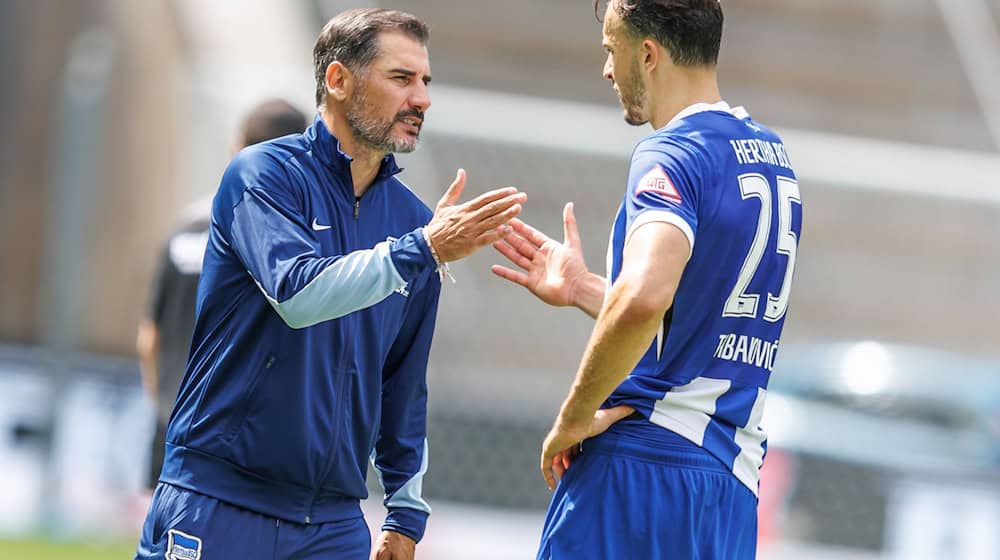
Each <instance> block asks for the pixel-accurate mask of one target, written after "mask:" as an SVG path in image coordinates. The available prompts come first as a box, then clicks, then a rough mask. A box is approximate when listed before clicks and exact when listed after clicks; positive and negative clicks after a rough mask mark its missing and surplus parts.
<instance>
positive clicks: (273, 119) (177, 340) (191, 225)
mask: <svg viewBox="0 0 1000 560" xmlns="http://www.w3.org/2000/svg"><path fill="white" fill-rule="evenodd" d="M307 124H308V118H307V117H306V115H305V113H303V112H302V111H300V110H298V109H296V108H295V107H294V106H292V104H291V103H289V102H287V101H284V100H282V99H271V100H268V101H265V102H263V103H261V104H260V105H258V106H256V107H255V108H253V109H252V110H251V111H250V112H249V113H248V114H247V116H246V117H245V118H244V119H243V122H242V124H241V125H240V129H239V133H238V134H237V136H236V138H235V139H234V142H233V146H232V150H231V153H230V156H235V155H236V153H237V152H239V151H240V150H242V149H243V148H245V147H247V146H252V145H254V144H258V143H260V142H264V141H266V140H271V139H272V138H279V137H281V136H286V135H288V134H294V133H296V132H302V131H303V130H305V128H306V125H307ZM210 211H211V202H210V201H208V200H201V201H198V202H195V203H194V204H193V205H192V206H191V207H190V208H189V209H188V210H187V211H186V214H187V215H186V216H184V218H183V220H182V224H181V225H180V226H179V227H178V228H177V230H176V231H175V232H174V233H173V234H171V236H170V238H169V239H168V240H167V243H166V246H164V247H163V250H162V251H161V254H160V261H159V265H158V267H157V271H156V276H154V278H153V286H152V291H151V292H150V299H149V307H148V308H147V310H146V317H145V318H144V319H143V320H142V322H141V323H140V324H139V332H138V336H137V337H136V350H137V351H138V354H139V362H140V366H141V370H142V385H143V388H144V389H145V390H146V393H147V394H148V395H149V398H150V399H152V401H153V405H154V407H155V409H156V432H155V435H154V437H153V447H152V454H151V455H152V460H151V462H150V472H149V481H148V484H149V488H153V487H155V486H156V482H157V480H158V479H159V477H160V469H161V468H162V467H163V450H164V443H165V441H166V432H167V420H168V419H169V418H170V411H172V410H173V408H174V399H176V398H177V390H178V389H179V388H180V385H181V378H183V377H184V368H185V365H186V364H187V358H188V352H189V350H190V348H191V334H192V333H193V332H194V314H195V299H196V296H197V292H198V279H199V278H200V277H201V266H202V260H203V259H204V257H205V246H206V245H207V244H208V228H209V223H210V221H211V216H210Z"/></svg>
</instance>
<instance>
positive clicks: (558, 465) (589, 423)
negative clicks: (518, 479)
mask: <svg viewBox="0 0 1000 560" xmlns="http://www.w3.org/2000/svg"><path fill="white" fill-rule="evenodd" d="M633 412H635V409H634V408H632V407H631V406H627V405H620V406H616V407H613V408H606V409H601V410H598V411H597V412H595V413H594V416H593V418H586V419H585V420H584V421H583V422H578V423H577V422H572V421H569V420H567V419H564V418H563V417H562V415H561V414H560V416H559V418H557V419H556V422H555V425H553V426H552V430H551V431H549V435H548V436H546V437H545V441H544V442H542V458H541V467H542V476H543V477H544V478H545V484H546V485H547V486H548V487H549V490H555V488H556V484H557V483H558V482H559V479H561V478H562V476H563V473H565V472H566V469H568V468H569V465H570V463H571V462H572V461H573V459H575V458H576V456H577V455H578V454H579V453H580V446H579V444H580V442H581V441H583V440H585V439H587V438H592V437H594V436H596V435H600V434H603V433H604V431H605V430H607V429H608V428H610V427H611V425H612V424H614V423H615V422H617V421H619V420H621V419H622V418H625V417H626V416H628V415H629V414H632V413H633Z"/></svg>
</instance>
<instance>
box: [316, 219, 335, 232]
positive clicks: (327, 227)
mask: <svg viewBox="0 0 1000 560" xmlns="http://www.w3.org/2000/svg"><path fill="white" fill-rule="evenodd" d="M331 227H333V226H321V225H319V224H318V223H316V218H313V229H314V230H316V231H323V230H327V229H330V228H331Z"/></svg>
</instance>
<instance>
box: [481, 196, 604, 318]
mask: <svg viewBox="0 0 1000 560" xmlns="http://www.w3.org/2000/svg"><path fill="white" fill-rule="evenodd" d="M510 224H511V225H512V226H513V227H514V233H515V235H509V236H508V237H507V238H506V239H505V240H502V241H498V242H496V243H494V244H493V247H495V248H496V250H497V251H499V252H500V253H501V254H502V255H503V256H505V257H507V259H508V260H509V261H510V262H511V263H513V264H514V265H516V266H517V267H519V268H520V269H521V270H514V269H511V268H507V267H504V266H500V265H493V267H492V271H493V273H494V274H496V275H497V276H499V277H501V278H504V279H506V280H509V281H511V282H514V283H515V284H519V285H521V286H524V287H525V288H527V289H528V290H529V291H530V292H531V293H533V294H535V295H536V296H537V297H538V298H539V299H541V300H542V301H544V302H545V303H548V304H549V305H556V306H567V305H574V287H575V285H576V284H577V282H579V281H580V280H581V279H582V278H584V277H585V276H586V275H587V274H588V271H587V265H586V263H584V260H583V249H582V248H581V245H580V231H579V228H578V227H577V224H576V217H575V216H574V215H573V203H572V202H570V203H568V204H567V205H566V207H565V208H564V209H563V232H564V235H565V240H564V241H563V242H562V243H559V242H558V241H556V240H554V239H552V238H551V237H549V236H547V235H545V234H544V233H542V232H540V231H538V230H537V229H535V228H533V227H531V226H529V225H528V224H526V223H524V222H522V221H521V220H517V219H514V220H511V222H510Z"/></svg>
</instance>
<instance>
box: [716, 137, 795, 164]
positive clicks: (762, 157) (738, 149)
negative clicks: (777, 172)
mask: <svg viewBox="0 0 1000 560" xmlns="http://www.w3.org/2000/svg"><path fill="white" fill-rule="evenodd" d="M729 145H730V146H732V147H733V152H735V153H736V160H737V161H739V162H740V164H741V165H753V164H755V163H768V164H771V165H775V166H777V167H784V168H785V169H791V168H792V163H791V162H790V161H789V160H788V153H787V152H786V151H785V145H784V144H782V143H781V142H768V141H767V140H761V139H759V138H743V139H741V140H730V141H729Z"/></svg>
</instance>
